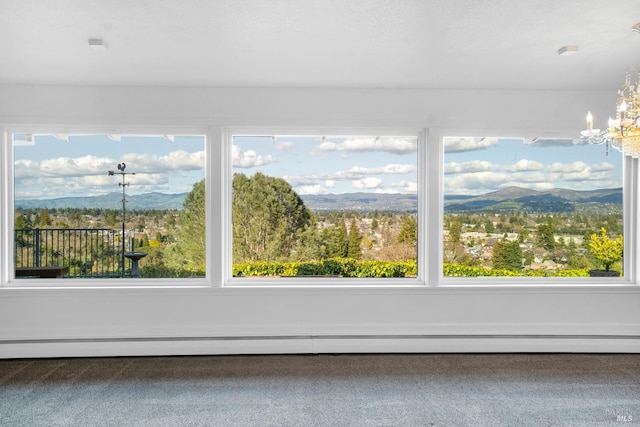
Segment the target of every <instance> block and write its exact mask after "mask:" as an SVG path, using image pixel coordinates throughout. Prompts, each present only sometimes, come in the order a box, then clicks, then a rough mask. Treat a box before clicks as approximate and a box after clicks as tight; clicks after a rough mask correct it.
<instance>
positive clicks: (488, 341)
mask: <svg viewBox="0 0 640 427" xmlns="http://www.w3.org/2000/svg"><path fill="white" fill-rule="evenodd" d="M296 353H299V354H319V353H640V335H294V336H220V337H139V338H135V337H132V338H131V337H130V338H95V339H42V340H0V358H2V359H13V358H38V357H112V356H181V355H207V354H210V355H224V354H296Z"/></svg>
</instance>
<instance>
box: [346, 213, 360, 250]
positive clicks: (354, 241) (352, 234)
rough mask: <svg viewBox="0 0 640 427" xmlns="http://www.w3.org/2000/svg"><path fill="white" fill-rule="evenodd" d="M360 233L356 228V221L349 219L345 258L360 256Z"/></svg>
mask: <svg viewBox="0 0 640 427" xmlns="http://www.w3.org/2000/svg"><path fill="white" fill-rule="evenodd" d="M361 243H362V235H361V234H360V231H359V230H358V222H357V221H356V219H355V218H354V219H352V220H351V224H350V226H349V234H348V243H347V258H353V259H360V258H362V248H361V247H360V244H361Z"/></svg>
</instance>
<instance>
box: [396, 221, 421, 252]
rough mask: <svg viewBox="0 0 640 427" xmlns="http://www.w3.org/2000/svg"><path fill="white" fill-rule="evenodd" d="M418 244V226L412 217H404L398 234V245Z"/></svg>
mask: <svg viewBox="0 0 640 427" xmlns="http://www.w3.org/2000/svg"><path fill="white" fill-rule="evenodd" d="M417 242H418V224H417V223H416V218H415V217H414V216H411V215H409V216H405V217H404V219H403V220H402V225H401V226H400V233H398V243H402V244H405V245H410V246H415V245H416V243H417Z"/></svg>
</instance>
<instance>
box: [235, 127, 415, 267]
mask: <svg viewBox="0 0 640 427" xmlns="http://www.w3.org/2000/svg"><path fill="white" fill-rule="evenodd" d="M418 140H419V137H418V135H416V134H414V135H408V136H407V135H401V136H396V135H378V134H376V135H373V134H365V135H364V136H363V135H340V134H337V135H336V134H324V135H318V134H303V135H282V134H277V135H276V134H273V135H272V134H268V135H264V134H263V135H256V134H234V135H232V137H231V153H230V154H231V157H232V164H233V166H232V175H233V178H232V182H231V183H230V184H231V188H232V192H231V193H232V195H231V199H232V200H231V204H232V209H231V222H232V227H231V229H232V236H231V247H232V250H231V252H232V260H231V264H232V266H231V269H232V272H231V273H232V276H234V277H262V278H266V277H292V276H306V277H310V276H312V277H323V278H327V277H349V278H353V277H369V278H389V277H416V276H417V275H418V262H417V260H418V256H417V241H418V220H417V212H418Z"/></svg>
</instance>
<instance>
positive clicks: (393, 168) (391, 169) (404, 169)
mask: <svg viewBox="0 0 640 427" xmlns="http://www.w3.org/2000/svg"><path fill="white" fill-rule="evenodd" d="M417 169H418V168H417V167H416V165H411V164H405V165H399V164H395V163H392V164H388V165H384V166H382V167H378V168H363V167H360V166H354V167H352V168H351V169H349V172H353V173H354V174H360V175H385V174H404V173H413V172H415V171H416V170H417Z"/></svg>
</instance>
